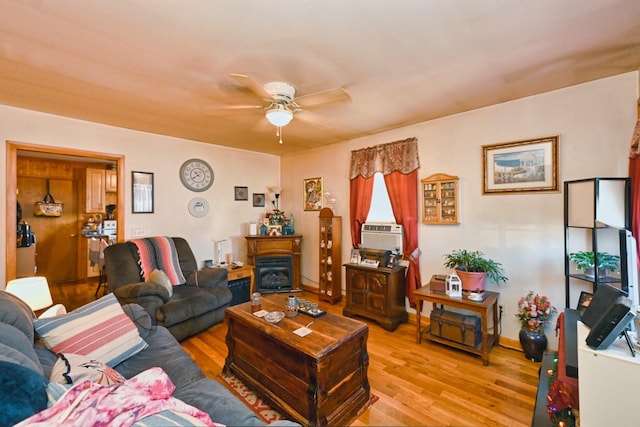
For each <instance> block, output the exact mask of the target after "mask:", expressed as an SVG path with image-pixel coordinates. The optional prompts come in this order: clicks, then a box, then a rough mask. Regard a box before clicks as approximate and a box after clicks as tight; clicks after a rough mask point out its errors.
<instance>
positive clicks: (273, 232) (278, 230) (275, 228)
mask: <svg viewBox="0 0 640 427" xmlns="http://www.w3.org/2000/svg"><path fill="white" fill-rule="evenodd" d="M267 236H282V226H281V225H272V224H270V225H268V226H267Z"/></svg>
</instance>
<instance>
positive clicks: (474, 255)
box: [444, 249, 509, 290]
mask: <svg viewBox="0 0 640 427" xmlns="http://www.w3.org/2000/svg"><path fill="white" fill-rule="evenodd" d="M444 258H445V262H444V266H445V267H447V268H452V269H455V270H456V271H457V273H458V275H459V276H460V272H463V275H462V276H464V273H465V272H466V273H484V275H482V274H481V276H482V277H481V279H478V280H479V285H477V286H476V288H480V289H482V287H481V285H482V282H484V278H485V277H487V278H489V279H490V280H491V281H493V282H494V283H495V284H497V285H500V282H504V283H507V280H509V279H508V278H507V276H505V273H504V270H503V268H502V264H500V263H499V262H496V261H494V260H492V259H490V258H485V257H484V254H483V253H482V252H480V251H469V250H467V249H456V250H454V251H451V252H450V253H448V254H445V255H444ZM461 279H462V287H463V288H464V289H467V290H475V289H476V288H473V287H471V288H470V287H469V286H467V285H465V279H464V277H461Z"/></svg>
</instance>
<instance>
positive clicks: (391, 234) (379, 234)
mask: <svg viewBox="0 0 640 427" xmlns="http://www.w3.org/2000/svg"><path fill="white" fill-rule="evenodd" d="M361 231H362V247H363V248H367V249H382V250H387V251H391V252H394V251H395V250H396V248H398V249H400V251H401V252H402V226H401V225H399V224H390V223H373V222H368V223H365V224H362V230H361Z"/></svg>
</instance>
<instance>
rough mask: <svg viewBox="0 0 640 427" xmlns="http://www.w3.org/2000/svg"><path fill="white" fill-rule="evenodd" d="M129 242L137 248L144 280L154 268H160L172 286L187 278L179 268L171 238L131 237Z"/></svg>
mask: <svg viewBox="0 0 640 427" xmlns="http://www.w3.org/2000/svg"><path fill="white" fill-rule="evenodd" d="M131 243H133V244H135V245H136V247H137V248H138V255H139V259H140V261H139V262H140V269H141V270H142V277H143V278H144V280H147V281H148V280H149V275H150V274H151V272H152V271H153V270H155V269H158V270H162V271H164V272H165V274H166V275H167V276H168V277H169V280H170V281H171V284H172V285H173V286H176V285H182V284H183V283H184V282H186V281H187V280H186V279H185V277H184V275H183V274H182V270H181V269H180V262H179V261H178V251H177V250H176V245H175V243H174V242H173V239H172V238H170V237H166V236H157V237H147V238H145V239H133V240H131Z"/></svg>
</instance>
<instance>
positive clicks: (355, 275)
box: [342, 264, 408, 331]
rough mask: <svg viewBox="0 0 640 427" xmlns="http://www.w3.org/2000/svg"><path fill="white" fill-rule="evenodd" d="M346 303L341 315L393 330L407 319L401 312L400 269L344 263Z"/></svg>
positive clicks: (402, 279)
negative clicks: (366, 319) (370, 321)
mask: <svg viewBox="0 0 640 427" xmlns="http://www.w3.org/2000/svg"><path fill="white" fill-rule="evenodd" d="M345 269H346V277H347V283H346V287H347V302H346V305H345V307H344V309H343V310H342V314H343V315H345V316H349V317H353V316H362V317H366V318H368V319H371V320H375V321H376V322H378V324H380V326H382V327H383V328H385V329H387V330H389V331H394V330H395V329H396V328H397V327H398V325H399V324H400V323H402V322H406V321H407V320H408V315H407V310H406V309H405V301H404V297H405V284H404V283H405V282H404V270H405V269H404V267H394V268H387V267H377V268H373V267H367V266H363V265H359V264H345Z"/></svg>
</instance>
